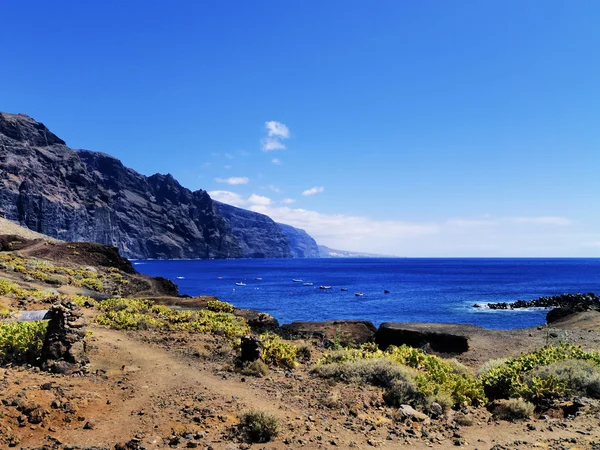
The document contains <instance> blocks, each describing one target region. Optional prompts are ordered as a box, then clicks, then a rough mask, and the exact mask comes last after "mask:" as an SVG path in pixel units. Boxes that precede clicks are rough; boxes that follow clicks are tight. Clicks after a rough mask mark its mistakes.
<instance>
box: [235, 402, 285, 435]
mask: <svg viewBox="0 0 600 450" xmlns="http://www.w3.org/2000/svg"><path fill="white" fill-rule="evenodd" d="M279 428H280V427H279V420H278V419H277V417H275V416H274V415H272V414H270V413H267V412H263V411H254V410H253V411H248V412H245V413H243V414H242V415H241V416H240V423H239V429H240V432H241V434H242V436H243V437H245V439H246V440H247V441H249V442H252V443H264V442H269V441H271V440H272V439H273V438H275V437H276V436H277V435H278V434H279Z"/></svg>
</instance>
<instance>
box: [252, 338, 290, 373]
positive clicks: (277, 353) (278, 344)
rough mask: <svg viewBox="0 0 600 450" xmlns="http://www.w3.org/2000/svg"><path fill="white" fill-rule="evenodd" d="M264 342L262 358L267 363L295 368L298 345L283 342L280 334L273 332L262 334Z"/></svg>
mask: <svg viewBox="0 0 600 450" xmlns="http://www.w3.org/2000/svg"><path fill="white" fill-rule="evenodd" d="M260 340H261V342H262V344H263V351H262V355H261V358H262V360H263V361H264V362H266V363H267V364H271V365H274V366H280V367H287V368H289V369H294V368H295V367H296V366H297V365H298V362H297V354H298V347H296V346H295V345H293V344H288V343H287V342H283V341H282V340H281V338H280V337H279V336H277V335H276V334H273V333H265V334H263V335H261V336H260Z"/></svg>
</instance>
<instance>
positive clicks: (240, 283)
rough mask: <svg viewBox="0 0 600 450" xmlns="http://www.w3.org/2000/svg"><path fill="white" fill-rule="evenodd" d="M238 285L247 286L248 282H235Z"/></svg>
mask: <svg viewBox="0 0 600 450" xmlns="http://www.w3.org/2000/svg"><path fill="white" fill-rule="evenodd" d="M235 285H236V286H246V283H242V282H241V281H240V282H239V283H235Z"/></svg>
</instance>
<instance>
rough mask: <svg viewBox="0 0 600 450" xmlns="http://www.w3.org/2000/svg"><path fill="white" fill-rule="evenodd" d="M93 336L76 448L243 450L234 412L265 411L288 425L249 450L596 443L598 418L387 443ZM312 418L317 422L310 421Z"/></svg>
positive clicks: (153, 349) (73, 433)
mask: <svg viewBox="0 0 600 450" xmlns="http://www.w3.org/2000/svg"><path fill="white" fill-rule="evenodd" d="M93 335H94V337H95V339H96V342H95V345H96V347H97V349H96V350H94V352H93V354H92V361H93V362H92V371H95V370H96V369H98V370H100V371H105V372H106V376H107V377H108V380H109V381H110V382H99V383H98V390H97V392H96V393H95V394H96V399H95V400H94V401H91V402H90V404H89V406H88V407H87V408H82V414H85V415H86V419H85V420H88V419H87V418H91V419H92V420H93V422H94V428H93V430H86V429H84V427H83V426H82V424H83V423H84V422H81V423H80V424H79V425H76V426H71V425H72V424H67V426H65V427H61V428H60V430H59V431H57V432H56V433H54V435H53V436H54V437H56V438H58V439H59V440H60V441H62V442H64V443H69V444H71V445H80V446H93V445H96V446H108V447H109V448H113V447H114V444H115V443H116V442H126V441H128V440H130V439H131V438H134V437H138V438H139V439H140V442H141V443H142V445H144V446H145V447H146V448H148V449H152V448H165V447H167V448H168V447H169V436H171V435H177V434H179V435H180V436H181V435H182V434H188V435H190V434H192V433H196V434H197V435H198V436H201V437H199V438H198V440H197V441H194V442H197V444H198V448H203V449H207V448H213V449H215V450H216V449H228V450H229V449H238V448H240V446H239V445H238V444H235V443H232V441H231V440H230V439H228V438H227V436H226V434H227V433H228V432H229V429H230V428H231V426H232V425H234V424H235V423H236V422H237V414H238V413H239V412H240V411H243V410H246V409H250V408H256V409H259V410H262V411H268V412H270V413H272V414H274V415H276V416H277V417H278V418H279V420H280V422H281V423H282V424H283V425H284V431H283V433H282V435H281V436H280V437H279V438H278V439H277V440H276V441H275V442H270V443H268V444H258V445H255V446H252V448H260V449H262V448H268V449H288V448H298V447H301V446H302V447H304V448H334V446H333V444H332V443H331V442H332V441H334V440H335V442H336V444H335V446H336V447H337V448H362V449H366V448H371V447H372V446H376V447H377V448H380V449H395V448H412V449H415V450H424V449H426V448H431V447H434V448H453V447H455V446H456V445H457V444H458V445H460V447H461V448H465V449H475V448H477V449H490V448H492V447H493V446H494V445H495V444H502V445H507V444H508V445H509V447H508V448H514V444H513V446H510V444H512V443H514V442H515V441H517V442H519V444H517V445H518V447H519V448H540V447H541V448H552V446H548V445H547V439H556V440H559V439H565V440H567V439H572V438H577V439H578V445H576V446H574V447H571V446H570V445H567V446H565V447H561V448H591V447H589V446H588V445H589V444H588V445H586V444H584V445H581V444H582V441H581V438H582V437H584V436H586V435H587V436H589V437H588V439H590V440H591V439H594V438H595V435H597V432H596V431H595V427H594V429H593V432H590V431H592V428H590V427H591V426H593V425H595V424H597V420H598V418H594V417H590V418H589V419H588V420H580V421H578V423H576V424H575V423H567V425H566V426H564V427H558V426H556V425H557V424H556V423H547V422H543V421H535V424H534V426H533V427H531V426H528V424H527V423H524V422H521V423H508V422H501V423H490V424H486V423H480V424H477V423H474V424H473V426H463V427H461V428H460V431H458V430H457V432H456V434H455V438H448V437H446V438H444V439H443V440H441V441H438V440H435V441H433V442H429V441H428V440H426V439H422V438H421V439H411V440H410V441H406V440H404V439H403V438H399V437H396V438H394V439H393V440H387V438H386V437H387V435H388V432H387V431H385V427H383V428H381V429H378V431H372V430H370V431H366V430H365V429H363V430H361V429H356V430H351V429H348V428H345V427H343V426H342V420H343V419H342V418H340V420H339V421H330V422H329V424H324V423H319V422H320V421H319V417H320V416H319V412H318V411H310V410H309V411H307V410H306V409H302V408H299V407H298V405H296V404H295V403H294V402H293V401H291V400H292V399H289V398H286V396H285V395H283V396H282V395H281V394H279V395H277V393H272V392H271V393H269V392H268V391H266V390H264V389H260V388H257V387H255V386H253V385H252V383H248V382H241V381H240V379H241V378H240V377H238V376H231V377H227V378H223V377H221V376H217V375H215V374H214V373H213V372H212V371H211V368H210V366H209V365H207V364H204V363H202V362H201V361H197V360H193V359H188V358H184V357H182V356H179V355H178V354H176V353H174V352H169V351H167V350H165V349H164V348H162V347H160V346H158V345H152V344H149V343H147V342H141V341H138V340H136V339H135V338H134V337H131V336H129V335H128V334H127V333H123V332H119V331H114V330H109V329H105V328H100V327H93ZM107 401H110V404H107ZM188 413H189V414H188ZM313 415H314V417H315V418H316V420H313V421H311V420H307V418H308V416H311V417H312V416H313ZM192 416H194V417H192ZM196 418H197V420H196ZM313 422H316V423H313ZM290 425H291V426H290ZM552 425H554V427H552ZM401 427H404V425H402V426H401ZM57 428H58V427H57ZM291 430H293V431H291ZM307 430H308V431H307ZM418 432H419V434H420V431H418ZM298 437H301V438H302V439H303V442H302V445H300V444H298ZM286 438H290V439H291V440H288V439H286ZM294 439H295V440H294ZM544 441H546V442H544ZM187 442H188V441H185V440H182V441H181V442H180V443H179V445H176V446H173V447H179V448H183V447H185V446H186V443H187ZM286 442H289V444H286ZM351 442H352V443H355V444H352V445H351V444H350V443H351ZM567 442H568V441H567ZM588 442H589V441H588ZM242 448H245V447H242ZM499 448H503V447H499ZM557 448H558V447H557Z"/></svg>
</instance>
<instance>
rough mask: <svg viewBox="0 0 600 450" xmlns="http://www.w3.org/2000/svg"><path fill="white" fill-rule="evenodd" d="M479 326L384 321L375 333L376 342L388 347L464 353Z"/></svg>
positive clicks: (381, 346) (382, 347) (383, 347)
mask: <svg viewBox="0 0 600 450" xmlns="http://www.w3.org/2000/svg"><path fill="white" fill-rule="evenodd" d="M472 329H478V327H474V326H470V325H451V324H412V323H411V324H408V323H394V322H384V323H382V324H381V325H380V326H379V329H378V330H377V333H376V334H375V343H377V345H378V346H379V347H380V348H381V349H383V350H384V349H386V348H388V347H389V346H390V345H396V346H400V345H403V344H405V345H408V346H410V347H415V348H423V347H428V348H430V349H431V350H433V351H434V352H438V353H455V354H456V353H464V352H466V351H468V350H469V337H468V336H469V334H470V333H471V332H472V331H473V330H472Z"/></svg>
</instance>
